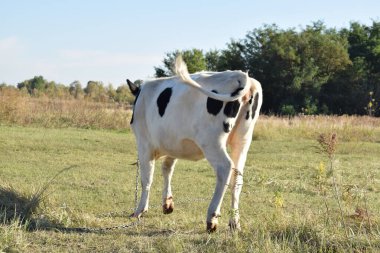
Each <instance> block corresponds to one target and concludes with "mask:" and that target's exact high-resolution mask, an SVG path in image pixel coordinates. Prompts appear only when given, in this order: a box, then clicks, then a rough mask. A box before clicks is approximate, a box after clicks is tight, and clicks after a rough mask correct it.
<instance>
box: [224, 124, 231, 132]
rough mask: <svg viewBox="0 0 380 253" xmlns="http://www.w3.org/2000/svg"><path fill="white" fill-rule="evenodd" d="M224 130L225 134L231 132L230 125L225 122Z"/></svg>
mask: <svg viewBox="0 0 380 253" xmlns="http://www.w3.org/2000/svg"><path fill="white" fill-rule="evenodd" d="M223 130H224V132H225V133H229V132H230V124H229V123H228V122H223Z"/></svg>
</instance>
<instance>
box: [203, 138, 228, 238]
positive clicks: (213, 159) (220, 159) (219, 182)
mask: <svg viewBox="0 0 380 253" xmlns="http://www.w3.org/2000/svg"><path fill="white" fill-rule="evenodd" d="M204 154H205V157H206V159H207V160H208V161H209V163H210V164H211V165H212V167H213V168H214V170H215V174H216V186H215V192H214V195H213V197H212V200H211V203H210V206H209V208H208V210H207V220H206V221H207V231H208V232H214V231H215V230H216V228H217V225H218V217H219V216H220V208H221V205H222V201H223V197H224V194H225V192H226V189H227V187H228V183H229V180H230V177H231V168H232V161H231V159H230V158H229V156H228V154H227V152H226V150H225V149H224V148H222V147H220V146H219V147H213V148H209V149H207V150H205V151H204Z"/></svg>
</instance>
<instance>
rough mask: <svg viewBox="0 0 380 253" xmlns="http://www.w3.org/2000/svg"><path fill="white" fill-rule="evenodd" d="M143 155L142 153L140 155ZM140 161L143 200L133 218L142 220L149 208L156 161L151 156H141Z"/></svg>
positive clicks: (141, 199)
mask: <svg viewBox="0 0 380 253" xmlns="http://www.w3.org/2000/svg"><path fill="white" fill-rule="evenodd" d="M139 154H141V153H139ZM139 160H140V175H141V198H140V203H139V205H138V207H137V209H136V210H135V212H134V214H133V217H136V218H140V216H141V215H142V214H143V213H144V212H147V211H148V207H149V191H150V187H151V185H152V182H153V174H154V163H155V160H154V159H152V158H151V156H147V155H146V154H145V155H142V156H140V155H139Z"/></svg>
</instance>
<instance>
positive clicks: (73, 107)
mask: <svg viewBox="0 0 380 253" xmlns="http://www.w3.org/2000/svg"><path fill="white" fill-rule="evenodd" d="M128 108H129V107H127V106H121V105H118V104H109V103H95V102H90V101H86V100H77V99H73V100H61V99H49V98H46V97H40V98H32V97H30V96H28V95H20V93H19V92H17V91H14V90H3V91H1V92H0V123H3V124H8V125H21V126H28V125H31V126H43V127H49V128H50V127H53V128H62V127H78V128H104V129H127V128H128V127H129V118H130V114H131V112H130V110H128Z"/></svg>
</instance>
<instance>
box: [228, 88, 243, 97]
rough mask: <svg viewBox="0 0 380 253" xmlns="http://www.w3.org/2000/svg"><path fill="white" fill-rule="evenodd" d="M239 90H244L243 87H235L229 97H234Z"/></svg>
mask: <svg viewBox="0 0 380 253" xmlns="http://www.w3.org/2000/svg"><path fill="white" fill-rule="evenodd" d="M241 90H244V87H239V88H237V89H236V90H235V91H234V92H232V93H231V97H234V96H236V95H237V94H239V92H240V91H241Z"/></svg>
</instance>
